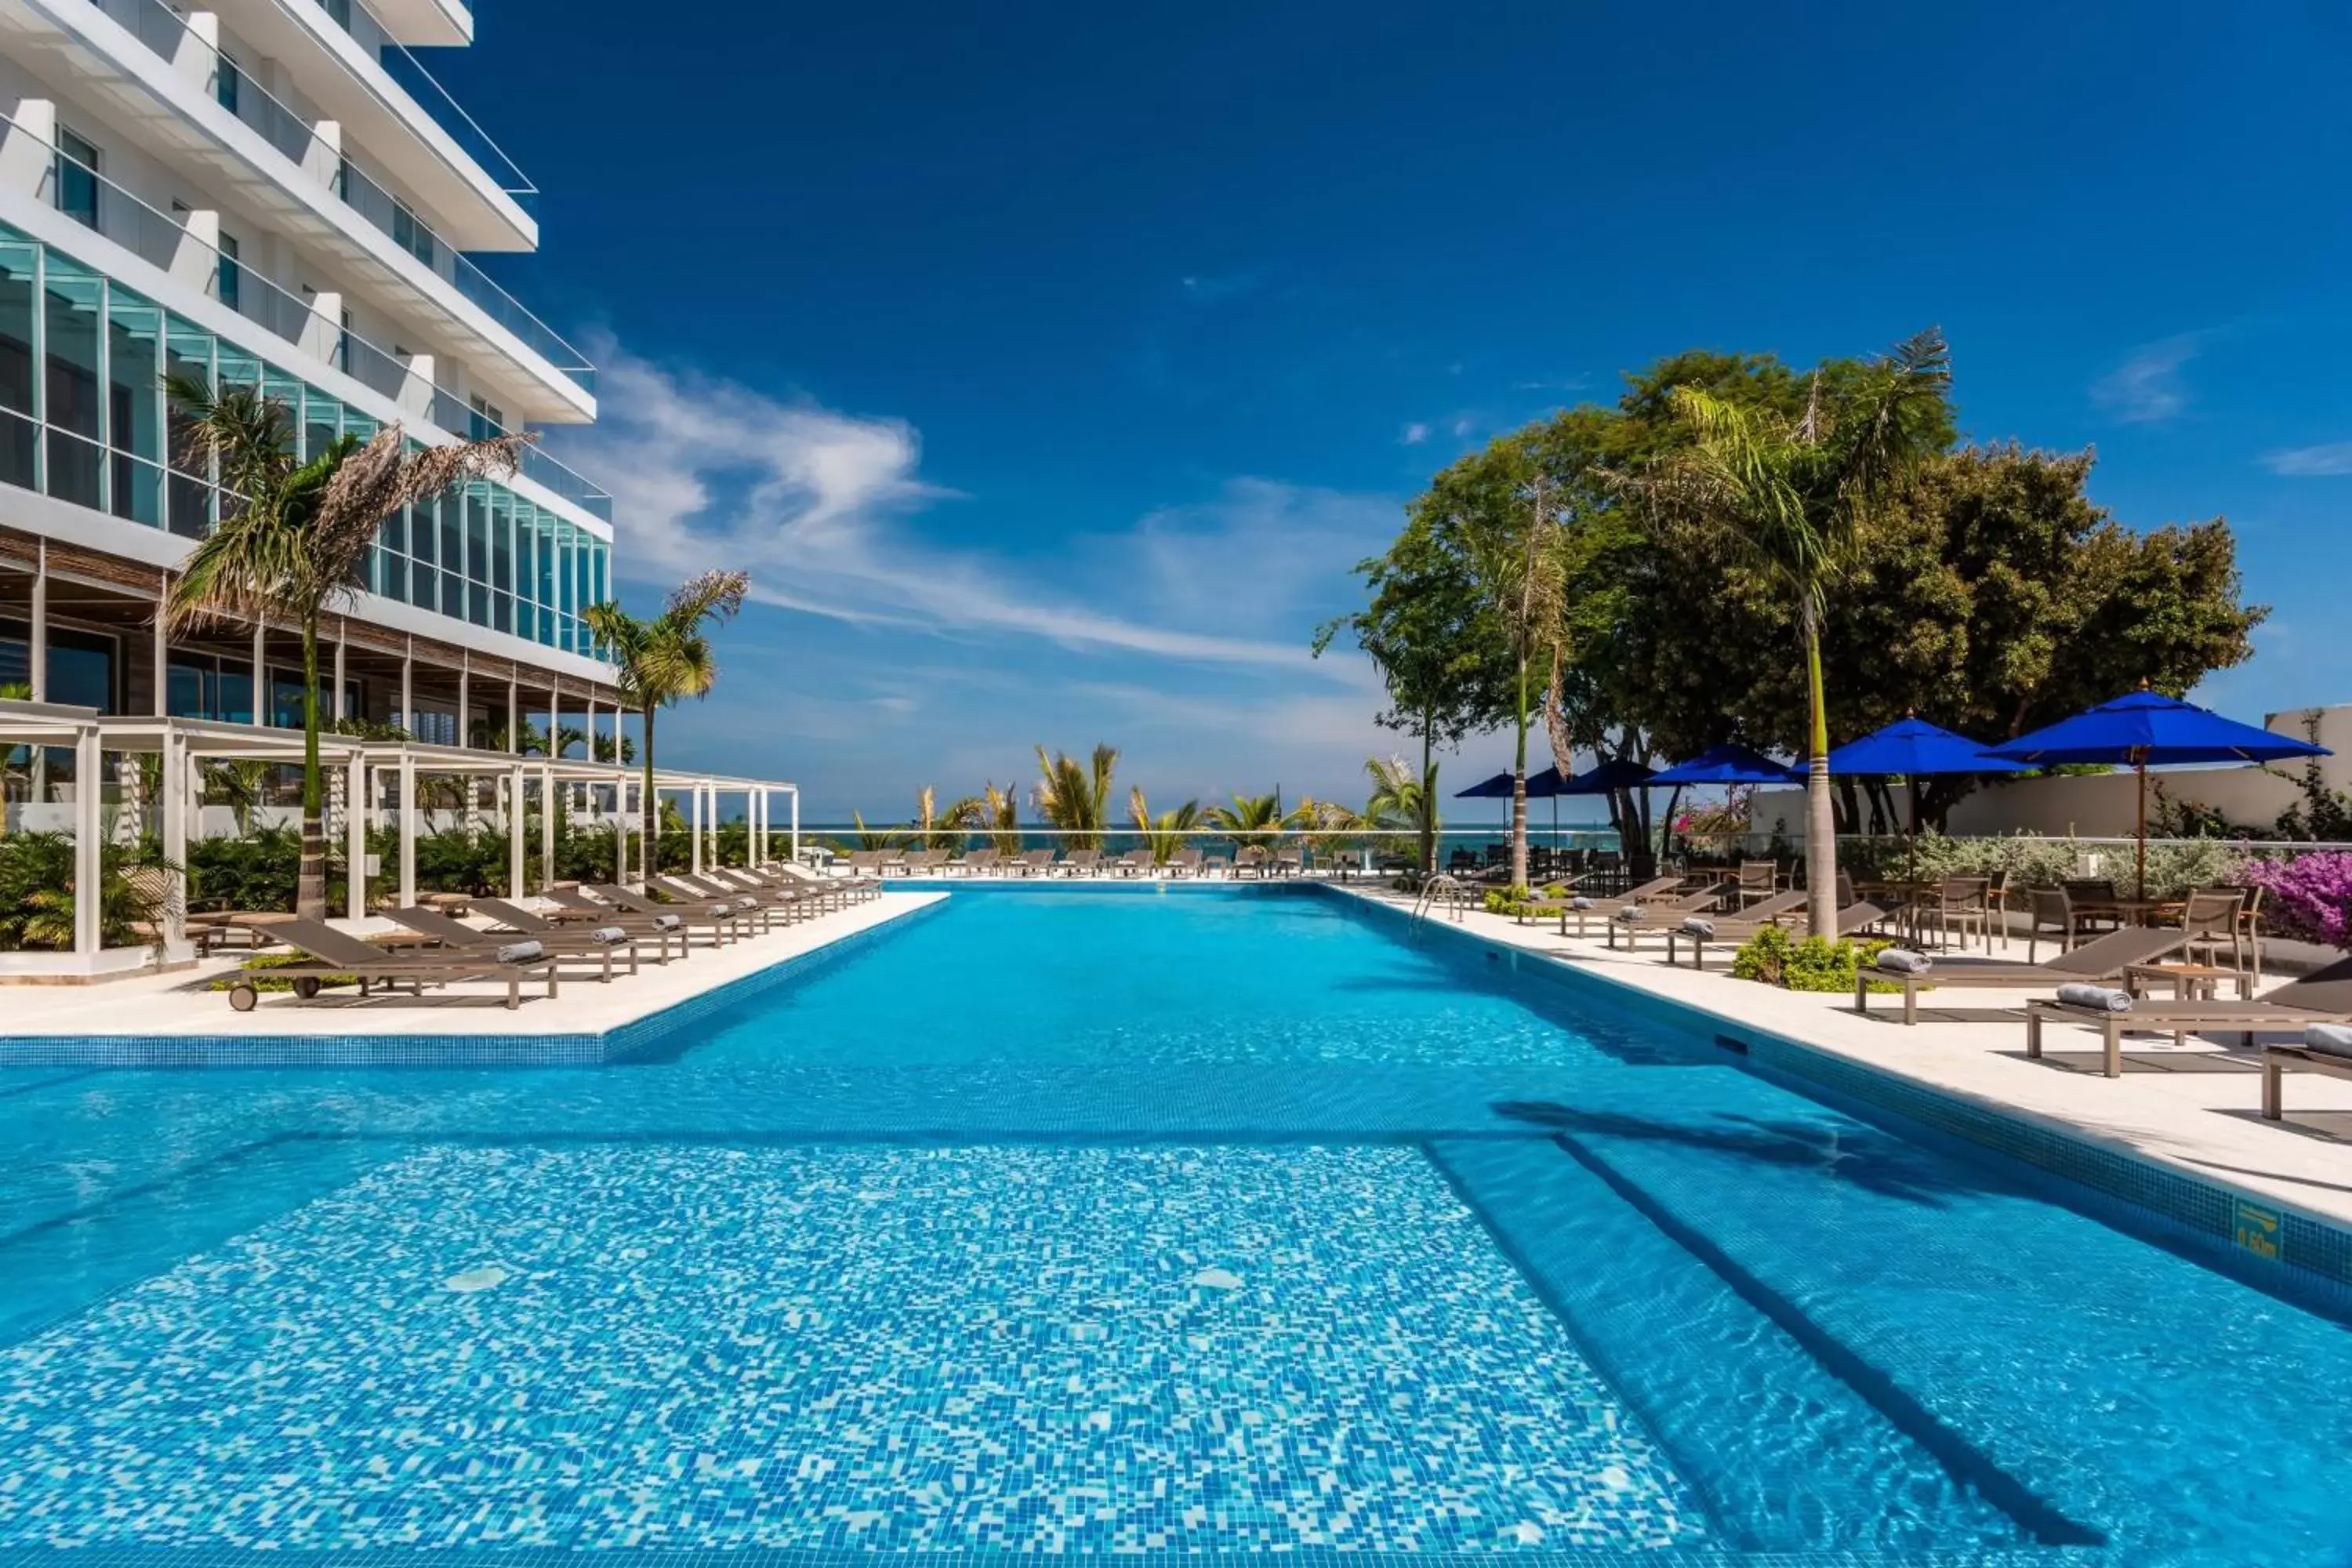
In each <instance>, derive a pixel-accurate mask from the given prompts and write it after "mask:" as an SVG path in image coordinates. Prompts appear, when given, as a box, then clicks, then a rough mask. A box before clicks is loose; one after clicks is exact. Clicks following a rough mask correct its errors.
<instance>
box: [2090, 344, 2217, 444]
mask: <svg viewBox="0 0 2352 1568" xmlns="http://www.w3.org/2000/svg"><path fill="white" fill-rule="evenodd" d="M2205 337H2206V334H2205V333H2203V332H2180V333H2178V334H2176V335H2174V336H2172V337H2168V338H2161V339H2158V341H2157V342H2152V343H2145V344H2142V345H2141V346H2140V347H2138V348H2137V349H2135V350H2133V351H2132V353H2131V354H2130V356H2129V357H2128V358H2126V360H2125V361H2124V362H2123V363H2121V364H2119V365H2117V366H2116V368H2115V369H2113V370H2111V371H2109V372H2108V373H2107V374H2105V375H2103V376H2101V377H2100V378H2099V379H2098V380H2097V381H2095V382H2093V383H2092V384H2091V401H2092V403H2093V404H2094V405H2096V406H2098V407H2099V408H2102V409H2104V410H2105V411H2106V412H2107V414H2109V415H2110V416H2113V417H2114V418H2116V419H2118V420H2120V421H2122V422H2123V423H2125V424H2126V425H2161V424H2163V423H2165V422H2166V421H2168V420H2172V419H2178V418H2179V417H2180V416H2181V415H2183V414H2185V413H2187V412H2188V410H2189V387H2188V384H2187V383H2186V382H2185V381H2184V380H2183V379H2182V377H2181V374H2180V372H2181V369H2182V367H2184V366H2185V365H2187V364H2188V363H2189V361H2190V360H2193V359H2195V358H2196V357H2197V356H2198V354H2199V353H2200V352H2202V351H2203V349H2204V346H2205Z"/></svg>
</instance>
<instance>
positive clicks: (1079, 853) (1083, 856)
mask: <svg viewBox="0 0 2352 1568" xmlns="http://www.w3.org/2000/svg"><path fill="white" fill-rule="evenodd" d="M1101 868H1102V851H1101V850H1099V849H1073V850H1071V851H1070V852H1069V853H1068V854H1067V855H1065V856H1064V857H1062V870H1063V873H1064V874H1065V875H1066V876H1071V877H1091V876H1093V875H1094V874H1095V873H1096V872H1097V871H1098V870H1100V869H1101Z"/></svg>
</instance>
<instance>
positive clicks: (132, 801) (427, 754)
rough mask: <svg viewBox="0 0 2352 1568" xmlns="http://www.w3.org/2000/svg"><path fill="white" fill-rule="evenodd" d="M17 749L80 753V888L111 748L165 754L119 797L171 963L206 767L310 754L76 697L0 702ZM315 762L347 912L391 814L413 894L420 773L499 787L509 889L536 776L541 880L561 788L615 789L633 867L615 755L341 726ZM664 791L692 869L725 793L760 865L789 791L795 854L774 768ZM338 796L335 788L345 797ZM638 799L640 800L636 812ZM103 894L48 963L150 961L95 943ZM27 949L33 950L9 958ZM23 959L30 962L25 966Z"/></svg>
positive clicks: (266, 733)
mask: <svg viewBox="0 0 2352 1568" xmlns="http://www.w3.org/2000/svg"><path fill="white" fill-rule="evenodd" d="M17 747H41V748H56V749H59V750H66V751H70V752H73V753H74V757H75V765H74V795H73V837H74V886H75V888H76V889H84V888H95V887H98V886H99V885H100V876H101V869H102V866H103V860H102V855H103V847H104V842H105V837H106V835H105V817H104V810H105V805H104V788H103V785H104V782H105V781H104V767H105V759H106V758H107V757H108V756H109V755H118V756H157V757H160V758H161V759H162V768H161V773H162V778H161V787H160V789H159V790H158V792H157V793H158V795H159V798H158V799H157V800H155V801H153V802H148V801H145V800H143V799H139V798H138V795H139V793H140V792H138V791H137V790H136V789H134V788H133V787H132V786H131V783H130V781H129V780H128V779H126V782H125V787H124V792H123V793H124V795H125V798H123V799H122V800H121V801H120V802H119V804H118V809H127V808H129V807H131V806H132V805H137V807H138V808H139V809H140V810H141V811H142V813H143V812H148V811H152V812H153V813H154V817H155V820H154V823H153V826H154V827H155V829H156V831H157V836H158V837H159V838H160V839H161V841H162V845H163V859H164V861H165V862H166V869H165V871H164V876H165V878H166V880H167V883H168V888H169V892H168V895H167V897H166V899H165V900H164V910H163V921H162V922H161V923H162V926H163V956H164V959H165V961H166V962H172V961H177V960H181V959H184V958H185V957H187V956H188V954H189V952H190V949H189V946H188V942H187V937H186V925H185V921H186V912H187V900H186V884H185V872H184V867H185V866H186V864H187V858H188V842H189V839H190V837H192V835H191V832H190V827H191V814H192V813H193V812H194V811H195V810H196V808H197V805H198V802H199V801H200V799H201V795H202V791H201V782H202V778H203V770H202V764H203V763H207V762H229V761H255V762H265V763H278V764H281V765H291V766H299V765H300V763H301V762H302V735H301V731H299V730H285V729H277V728H271V727H267V726H256V725H249V724H239V723H225V722H220V721H211V720H201V719H173V718H149V717H137V716H114V715H104V714H100V713H99V712H97V711H96V710H93V709H88V708H72V707H66V706H62V705H58V704H55V703H37V702H20V701H11V700H0V751H14V750H15V749H16V748H17ZM319 752H320V764H321V766H322V768H323V769H324V770H325V772H326V773H327V776H328V778H329V780H330V781H331V786H330V787H331V795H330V800H329V802H328V811H327V819H328V820H327V827H328V833H329V837H330V838H332V837H334V836H335V835H336V834H337V832H338V831H340V833H341V836H342V838H343V843H344V854H345V864H346V865H347V866H348V867H350V868H352V874H350V875H348V876H347V877H346V879H345V881H346V884H347V889H348V891H347V893H346V897H345V909H344V913H345V915H346V916H347V917H348V918H350V919H352V920H360V919H363V918H365V916H366V914H367V881H368V879H367V876H366V874H365V868H366V866H367V853H368V851H367V844H368V835H369V832H370V830H371V829H373V828H374V827H376V826H381V825H382V824H383V816H384V814H385V813H386V812H387V811H388V812H389V813H390V815H391V816H392V819H393V821H392V826H394V827H395V828H396V829H397V833H398V843H399V850H398V859H397V864H396V866H395V868H394V873H395V882H396V887H397V890H398V900H399V902H400V903H401V904H403V905H407V904H413V903H415V901H416V891H417V889H416V842H417V839H418V838H419V837H421V836H422V832H423V827H424V819H425V808H424V807H422V806H421V805H419V803H418V799H417V780H418V779H420V778H433V777H445V778H446V777H454V778H462V779H465V780H467V781H468V790H467V794H468V797H469V798H468V805H467V808H466V809H467V811H468V812H471V811H472V810H473V809H474V807H473V805H472V804H471V795H472V793H473V783H474V781H482V780H487V781H489V783H490V785H491V789H492V791H493V794H494V806H493V811H492V814H491V815H493V816H495V818H496V819H497V820H498V821H499V822H500V823H502V824H503V826H504V827H505V829H506V834H507V844H508V866H507V889H506V890H507V892H508V894H509V896H510V897H518V898H519V897H521V896H523V895H525V894H526V893H528V892H530V891H531V890H533V889H529V888H527V887H526V886H525V879H526V876H527V870H526V868H527V863H528V856H527V854H526V852H525V851H526V844H527V841H526V837H525V832H524V829H525V821H526V816H525V808H526V806H527V805H528V803H529V801H530V798H531V791H532V786H533V785H534V784H535V785H536V786H537V798H538V799H539V800H540V801H541V803H542V809H541V812H540V867H541V880H542V886H541V888H540V889H537V890H539V891H542V892H543V891H545V890H546V888H545V884H546V883H547V882H548V881H551V879H553V876H554V864H555V822H556V815H555V811H554V809H553V806H554V803H555V801H556V799H557V791H558V790H559V789H567V788H576V787H580V786H583V785H584V786H587V787H589V788H591V789H593V788H598V787H604V788H609V789H611V790H612V792H613V795H612V800H613V807H614V809H613V814H612V815H613V833H614V865H615V871H616V874H617V875H618V876H620V877H621V878H622V879H623V880H629V879H630V869H631V868H629V867H628V866H627V865H626V864H625V859H626V853H627V846H628V830H629V825H630V824H631V823H632V822H634V821H635V820H636V818H637V816H640V815H642V813H643V805H644V790H645V774H644V772H643V770H642V769H640V768H637V767H634V766H630V765H626V764H622V763H604V762H589V761H585V760H583V759H579V758H561V757H545V756H525V755H520V754H517V753H510V752H484V751H479V750H474V749H469V748H465V747H458V746H436V745H428V744H425V743H423V742H415V741H373V740H363V739H360V738H357V737H354V736H349V735H340V734H322V735H320V737H319ZM388 782H391V783H395V784H396V788H395V789H394V792H393V794H392V798H391V802H390V804H389V805H386V804H385V799H384V785H385V784H387V783H388ZM653 784H654V791H655V795H656V798H657V799H658V797H659V796H660V795H662V794H663V793H665V792H669V793H676V792H679V791H684V792H686V793H687V794H688V796H689V798H690V801H691V808H690V812H689V816H688V823H689V829H688V830H689V831H690V832H691V834H692V835H693V842H694V857H693V868H694V870H695V871H697V872H699V871H701V870H702V869H703V868H704V867H705V866H706V865H708V864H709V863H711V861H712V860H713V859H714V858H715V857H714V856H713V855H712V853H711V848H712V846H711V843H710V839H711V837H712V836H713V835H715V833H716V832H717V830H718V826H719V801H720V799H721V797H723V796H727V795H741V796H742V797H743V803H744V805H743V810H744V816H745V819H746V820H747V821H748V822H749V824H750V826H751V858H752V860H753V862H754V863H755V864H765V863H766V862H767V861H768V860H769V859H770V858H771V850H772V820H773V819H772V811H773V803H774V797H775V796H776V795H783V796H784V797H785V798H786V801H787V803H788V806H787V818H786V821H787V825H788V826H787V831H788V832H789V835H790V839H789V848H788V850H787V853H788V854H790V855H792V856H793V857H794V858H797V857H798V856H799V854H800V791H799V789H798V788H797V787H796V786H794V785H793V784H789V783H785V782H782V781H776V780H765V779H749V778H737V777H730V776H726V775H720V774H712V773H698V772H694V771H689V770H680V769H675V768H658V769H656V771H655V773H654V776H653ZM337 796H339V797H340V799H338V798H336V797H337ZM633 805H634V807H635V809H633ZM653 823H654V837H656V838H657V837H659V836H660V816H659V813H658V812H656V813H655V814H654V816H653ZM653 853H654V849H653V846H652V844H651V843H650V842H646V841H641V842H640V844H639V863H638V865H637V866H636V868H635V871H636V879H639V880H642V879H643V877H644V876H645V874H646V867H647V862H648V861H649V860H650V858H651V857H652V855H653ZM100 934H101V933H100V919H99V900H96V899H87V898H77V899H76V900H75V903H74V942H73V948H72V952H71V961H70V962H63V961H64V960H65V959H66V955H64V954H57V955H45V956H55V957H57V958H58V959H59V960H60V961H61V962H60V963H58V964H57V965H55V966H53V967H51V968H49V969H48V970H47V971H46V972H47V973H67V974H79V975H85V976H94V975H99V974H104V973H117V972H120V971H124V970H129V969H133V968H140V967H144V965H145V962H146V955H147V953H148V952H149V950H147V949H115V950H106V949H103V948H102V947H101V946H100ZM6 956H8V957H11V958H17V959H21V958H23V957H24V956H25V955H21V954H12V955H6ZM16 967H17V968H19V969H20V970H21V969H22V967H23V966H22V965H21V964H19V965H16Z"/></svg>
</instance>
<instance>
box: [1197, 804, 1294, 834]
mask: <svg viewBox="0 0 2352 1568" xmlns="http://www.w3.org/2000/svg"><path fill="white" fill-rule="evenodd" d="M1202 820H1203V821H1204V822H1206V823H1207V824H1208V825H1209V826H1211V827H1213V828H1215V829H1217V831H1219V832H1220V833H1223V834H1224V835H1226V836H1227V837H1230V838H1232V839H1233V841H1234V843H1235V844H1250V843H1269V842H1270V841H1271V840H1273V839H1275V838H1276V837H1279V836H1280V834H1281V832H1282V830H1283V828H1284V827H1285V826H1287V823H1286V818H1285V817H1284V816H1283V814H1282V796H1281V795H1279V794H1276V795H1235V796H1234V800H1233V804H1232V805H1213V806H1211V807H1209V809H1208V810H1207V811H1205V812H1203V813H1202Z"/></svg>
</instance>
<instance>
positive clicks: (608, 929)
mask: <svg viewBox="0 0 2352 1568" xmlns="http://www.w3.org/2000/svg"><path fill="white" fill-rule="evenodd" d="M588 940H589V941H591V942H600V943H602V944H603V945H604V946H606V947H617V946H619V945H620V944H621V943H622V942H626V941H628V940H629V933H628V932H627V931H625V930H623V929H622V928H621V927H619V926H598V927H597V928H596V929H595V930H594V931H590V932H589V933H588Z"/></svg>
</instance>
